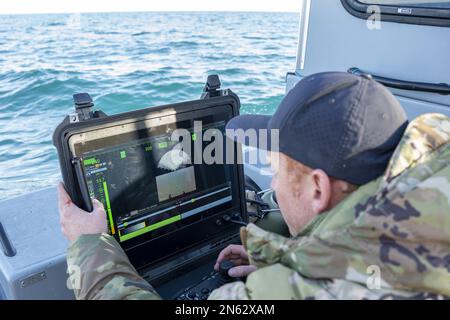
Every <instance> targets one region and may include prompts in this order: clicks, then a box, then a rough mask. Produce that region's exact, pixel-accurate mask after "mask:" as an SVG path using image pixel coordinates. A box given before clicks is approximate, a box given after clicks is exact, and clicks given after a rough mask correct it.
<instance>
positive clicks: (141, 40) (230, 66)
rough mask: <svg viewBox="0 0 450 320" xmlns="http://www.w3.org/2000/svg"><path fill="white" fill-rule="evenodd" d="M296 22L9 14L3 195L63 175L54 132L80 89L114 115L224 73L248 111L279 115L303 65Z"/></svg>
mask: <svg viewBox="0 0 450 320" xmlns="http://www.w3.org/2000/svg"><path fill="white" fill-rule="evenodd" d="M297 25H298V17H297V15H296V14H274V13H127V14H119V13H114V14H82V15H80V16H76V15H75V16H74V15H32V16H28V15H27V16H21V15H19V16H2V19H0V199H6V198H10V197H14V196H17V195H20V194H24V193H27V192H31V191H35V190H38V189H40V188H44V187H49V186H54V185H55V184H56V182H57V181H58V180H59V179H60V173H59V166H58V162H57V155H56V151H55V149H54V147H53V146H52V142H51V138H52V133H53V130H54V128H55V127H56V125H57V124H58V123H59V122H60V121H61V120H62V119H63V118H64V116H65V115H66V114H67V113H69V112H71V110H72V103H73V102H72V94H73V93H76V92H89V93H90V94H91V95H92V96H93V98H94V100H95V104H96V107H98V108H101V109H102V110H103V111H105V112H106V113H107V114H114V113H119V112H124V111H129V110H134V109H138V108H142V107H148V106H156V105H160V104H169V103H174V102H179V101H181V100H190V99H196V98H198V97H199V95H200V93H201V89H202V87H203V84H204V81H205V79H206V76H207V75H208V74H211V73H218V74H219V75H220V76H221V80H222V83H223V86H224V87H228V88H231V89H232V90H233V91H234V92H236V93H237V94H238V95H239V97H240V98H241V103H242V110H241V112H242V113H265V114H270V113H272V112H273V111H274V109H275V108H276V106H277V105H278V103H279V102H280V100H281V99H282V97H283V94H284V76H285V73H286V72H288V71H292V70H293V69H294V67H295V66H294V64H295V54H296V45H297Z"/></svg>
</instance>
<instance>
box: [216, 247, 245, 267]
mask: <svg viewBox="0 0 450 320" xmlns="http://www.w3.org/2000/svg"><path fill="white" fill-rule="evenodd" d="M231 255H238V256H242V255H244V256H246V255H247V254H246V252H245V249H244V247H243V246H241V245H236V244H231V245H229V246H228V247H226V248H225V249H223V250H222V251H221V252H220V254H219V257H218V258H217V262H218V263H220V262H222V261H223V260H225V259H226V258H228V257H229V256H231Z"/></svg>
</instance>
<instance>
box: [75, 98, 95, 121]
mask: <svg viewBox="0 0 450 320" xmlns="http://www.w3.org/2000/svg"><path fill="white" fill-rule="evenodd" d="M73 102H74V104H75V111H76V113H74V114H71V115H70V122H79V121H85V120H88V119H91V118H92V117H93V115H94V113H93V111H92V107H94V102H93V100H92V98H91V96H90V95H89V93H76V94H74V95H73Z"/></svg>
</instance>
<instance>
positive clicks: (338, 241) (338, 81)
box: [59, 73, 450, 299]
mask: <svg viewBox="0 0 450 320" xmlns="http://www.w3.org/2000/svg"><path fill="white" fill-rule="evenodd" d="M311 85H313V86H312V87H309V86H311ZM305 90H306V91H305ZM311 91H312V92H311ZM305 95H306V96H305ZM293 102H295V103H293ZM292 105H294V107H292ZM324 105H325V106H326V105H328V108H329V109H330V108H336V109H337V110H338V111H336V110H332V111H330V113H331V114H332V116H333V119H325V120H326V121H325V122H322V126H321V127H320V128H317V129H316V130H319V129H321V130H324V126H323V125H324V124H325V123H327V122H329V121H331V122H333V121H337V122H335V123H334V125H333V126H332V127H333V129H335V130H337V131H336V132H338V131H339V128H340V126H339V123H340V122H344V123H345V124H346V125H345V126H344V128H345V129H344V130H343V131H341V135H340V136H339V137H332V136H330V138H329V139H331V140H333V139H338V140H339V139H341V144H339V145H338V146H329V145H327V142H326V141H324V144H325V146H321V145H319V144H317V141H312V146H314V149H313V148H312V146H310V149H308V143H307V142H305V141H304V140H302V138H301V137H300V138H299V136H303V135H305V136H306V138H305V139H306V140H307V141H308V140H314V136H319V139H323V136H321V135H320V134H319V133H317V132H314V124H317V123H320V122H321V121H322V120H323V119H322V120H321V118H320V117H325V118H326V116H325V115H323V112H320V111H321V110H320V109H321V108H322V107H324ZM368 106H370V108H368ZM292 108H293V109H294V111H292V110H293V109H292ZM295 109H300V110H295ZM349 109H351V112H346V111H348V110H349ZM311 110H314V111H311ZM339 110H341V111H342V110H344V111H345V112H339ZM400 110H401V107H400V106H399V105H398V103H396V102H395V98H394V97H392V96H391V95H390V93H388V91H387V90H386V89H384V88H382V87H381V86H380V85H378V84H376V83H375V82H374V81H372V80H370V79H364V78H358V79H356V78H355V77H354V76H349V75H344V74H336V73H332V74H330V73H328V74H320V75H314V76H311V77H308V78H306V79H304V80H303V81H302V82H300V84H298V85H297V86H296V87H295V88H294V89H293V91H291V93H290V94H288V95H287V97H286V98H285V99H284V100H283V102H282V104H281V105H280V107H279V109H278V110H277V112H276V113H275V115H274V116H273V117H272V119H271V120H270V121H271V122H270V123H269V125H267V123H266V126H267V127H269V128H270V126H272V128H273V126H276V125H277V122H278V126H279V127H280V157H279V158H280V162H283V161H285V160H286V161H287V163H289V162H291V164H292V161H294V166H297V167H296V168H294V169H292V168H291V170H289V169H290V167H289V165H286V166H285V165H283V164H281V165H280V167H279V169H278V173H277V176H278V177H277V178H276V179H278V180H280V181H278V182H275V183H273V184H274V189H275V191H277V198H278V202H279V204H280V208H281V210H282V213H283V217H284V218H285V220H286V222H287V224H288V226H289V229H290V232H291V234H292V235H293V237H291V238H284V237H282V236H279V235H276V234H273V233H269V232H266V231H264V230H262V229H260V228H258V227H257V226H255V225H253V224H249V225H248V226H247V227H246V228H243V229H242V230H241V238H242V243H243V246H244V248H245V250H246V252H247V254H248V259H249V263H250V264H251V265H253V266H255V267H256V268H257V270H256V271H253V272H252V273H251V274H249V276H248V278H247V280H246V282H245V283H244V282H233V283H230V284H227V285H225V286H223V287H221V288H219V289H217V290H215V291H214V292H213V293H212V294H211V296H210V299H396V298H397V299H405V298H406V299H425V298H429V299H437V298H444V297H449V296H450V234H449V230H450V215H449V212H450V165H449V164H450V119H449V118H448V117H446V116H443V115H439V114H427V115H423V116H421V117H419V118H417V119H415V120H414V121H413V122H412V123H411V124H409V126H408V128H407V129H406V131H404V125H403V123H402V121H403V120H402V115H401V112H400ZM316 111H318V113H315V112H316ZM280 115H281V116H280ZM293 115H294V116H295V115H297V116H300V118H296V119H295V122H292V121H290V122H289V121H288V122H287V123H286V121H285V122H284V125H280V119H284V120H286V119H288V120H289V119H292V117H293ZM374 115H378V116H379V117H378V118H374V117H373V116H374ZM310 116H312V119H315V123H314V124H311V121H307V120H311V118H310ZM355 119H356V122H355ZM364 119H371V120H372V122H364V121H363V120H364ZM375 119H377V120H378V122H377V126H379V128H380V132H379V135H377V137H375V138H374V137H373V135H374V132H375V131H373V129H374V127H373V121H374V120H375ZM245 120H246V123H248V122H249V121H248V120H249V119H248V118H246V119H245ZM259 120H261V119H259ZM383 120H385V121H383ZM237 121H239V120H237ZM403 122H405V123H406V121H403ZM281 123H283V121H281ZM358 123H359V128H358ZM235 124H236V123H235ZM254 124H255V123H253V124H250V125H254ZM288 124H289V125H290V126H291V128H290V129H289V130H294V131H295V132H298V136H297V137H296V142H297V143H298V144H299V148H300V147H301V148H302V150H303V154H301V155H299V154H297V153H296V150H295V148H296V147H292V143H288V144H284V142H283V141H286V140H289V135H290V134H292V132H289V130H287V129H286V126H287V125H288ZM361 124H362V125H361ZM232 125H233V124H232ZM255 127H258V125H255ZM305 127H306V128H305ZM355 127H356V128H355ZM361 128H362V129H361ZM325 129H326V128H325ZM360 129H361V130H360ZM305 130H306V131H305ZM311 130H313V131H312V132H311ZM371 130H372V131H371ZM367 134H369V135H370V139H368V140H367V139H364V138H365V137H366V136H367ZM308 135H309V136H308ZM400 137H402V138H401V141H400V143H399V141H398V140H399V139H400ZM377 139H381V140H380V141H381V142H382V143H379V142H380V141H378V142H376V140H377ZM355 141H356V142H355ZM361 141H366V142H367V143H368V144H369V146H364V145H361V143H360V142H361ZM374 141H375V142H374ZM332 142H333V143H334V144H336V140H333V141H332ZM346 147H347V148H350V151H351V152H350V154H351V157H348V152H346V151H345V150H343V149H345V148H346ZM305 148H306V149H305ZM315 150H319V151H321V152H322V153H321V154H320V153H319V156H318V157H317V153H315ZM389 150H392V151H391V152H389ZM394 150H395V151H394ZM338 151H339V152H338ZM372 151H375V152H372ZM327 152H328V153H327ZM330 152H332V153H336V154H337V155H336V156H335V157H333V154H332V153H331V154H330ZM371 152H372V153H371ZM368 153H369V154H371V155H372V156H371V157H370V156H368ZM380 154H383V155H384V157H385V155H386V154H389V158H390V161H389V160H388V159H387V160H386V164H387V168H386V165H384V167H381V170H382V172H384V174H380V173H379V172H380V171H379V170H380V164H381V165H382V164H383V161H384V158H383V159H381V158H380V157H379V155H380ZM342 155H343V156H342ZM360 155H362V156H360ZM391 156H392V157H391ZM283 159H284V160H283ZM317 159H319V160H318V161H322V163H323V164H318V163H315V164H314V161H316V160H317ZM272 162H273V161H272ZM295 162H297V164H295ZM327 162H328V163H327ZM329 162H334V163H333V166H330V165H329ZM336 163H338V164H340V165H338V166H336ZM364 163H365V164H366V167H365V168H364V166H363V165H362V164H364ZM355 164H357V165H355ZM358 164H359V165H358ZM301 166H303V167H304V168H303V169H304V170H303V171H304V172H303V177H299V179H306V182H308V181H309V182H308V183H309V188H297V189H296V187H297V186H295V185H290V186H289V183H292V181H295V183H298V184H302V183H306V182H305V181H304V180H303V181H300V180H298V179H294V180H292V181H291V180H289V179H287V178H286V179H284V178H282V177H283V176H284V175H286V176H287V175H292V176H296V174H295V172H294V170H296V169H299V168H300V167H301ZM335 167H337V169H335ZM311 168H315V169H311ZM336 170H340V171H336ZM365 171H370V172H368V173H367V172H365ZM373 175H376V176H375V177H373ZM331 177H333V178H331ZM276 179H275V180H276ZM308 179H312V180H308ZM327 179H328V180H327ZM364 180H367V181H364ZM283 182H285V183H283ZM280 184H282V185H280ZM286 185H288V186H286ZM353 185H361V186H360V187H359V188H358V190H357V191H355V192H352V193H351V194H350V195H344V193H345V192H343V190H344V191H345V190H350V189H351V186H353ZM286 187H291V188H292V189H293V190H297V191H299V192H300V191H301V192H300V193H298V192H297V193H296V192H291V193H292V194H291V195H286V194H284V195H282V194H281V193H280V192H279V191H280V190H283V189H282V188H286ZM349 188H350V189H349ZM59 191H60V212H61V222H62V228H63V232H64V233H65V234H66V236H67V237H68V238H69V240H71V241H72V244H71V246H70V247H69V249H68V255H67V261H68V265H69V270H71V269H74V267H78V268H79V270H80V272H77V273H76V274H75V276H77V277H80V279H74V280H75V281H77V280H80V281H79V285H80V286H79V287H78V288H75V294H76V297H77V298H78V299H159V298H160V297H159V295H158V294H157V293H156V292H155V291H154V290H153V289H152V287H151V286H150V285H149V284H148V283H147V282H146V281H145V280H143V279H142V278H141V277H140V276H139V275H138V274H137V272H136V271H135V270H134V268H133V267H132V266H131V264H130V262H129V260H128V258H127V256H126V255H125V253H124V252H123V251H122V249H121V248H120V246H119V244H118V243H117V242H116V241H115V240H114V238H112V237H111V236H109V235H107V234H106V233H101V232H104V231H106V226H105V224H103V223H102V222H101V221H103V220H104V221H106V217H105V213H104V210H103V208H102V206H101V204H99V203H97V202H95V203H94V206H95V208H96V209H95V210H94V214H92V215H88V214H87V213H85V212H82V211H81V210H80V209H78V208H76V207H75V206H74V205H73V203H72V202H71V201H70V198H69V197H68V196H67V194H66V193H65V191H64V188H63V187H62V186H60V188H59ZM283 191H285V192H284V193H289V190H288V189H286V190H283ZM350 191H352V190H350ZM308 192H311V195H310V196H309V197H308ZM296 197H297V198H299V199H300V198H302V199H303V200H298V199H297V200H296V199H295V198H296ZM305 199H306V200H308V202H305ZM289 202H294V205H295V204H297V205H298V208H297V211H298V212H294V211H295V210H293V208H292V204H291V203H289ZM308 203H310V204H311V205H310V206H308ZM296 215H297V216H296ZM298 216H300V218H299V217H298ZM304 216H307V218H304ZM86 225H88V227H86Z"/></svg>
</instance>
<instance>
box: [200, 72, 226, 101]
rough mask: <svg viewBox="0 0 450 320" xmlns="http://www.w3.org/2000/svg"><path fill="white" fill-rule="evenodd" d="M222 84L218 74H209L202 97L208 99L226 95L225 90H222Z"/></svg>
mask: <svg viewBox="0 0 450 320" xmlns="http://www.w3.org/2000/svg"><path fill="white" fill-rule="evenodd" d="M220 86H221V83H220V79H219V75H217V74H212V75H209V76H208V79H207V80H206V84H205V87H204V88H203V93H202V95H201V97H200V99H208V98H213V97H220V96H223V95H225V92H224V91H223V90H220Z"/></svg>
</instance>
